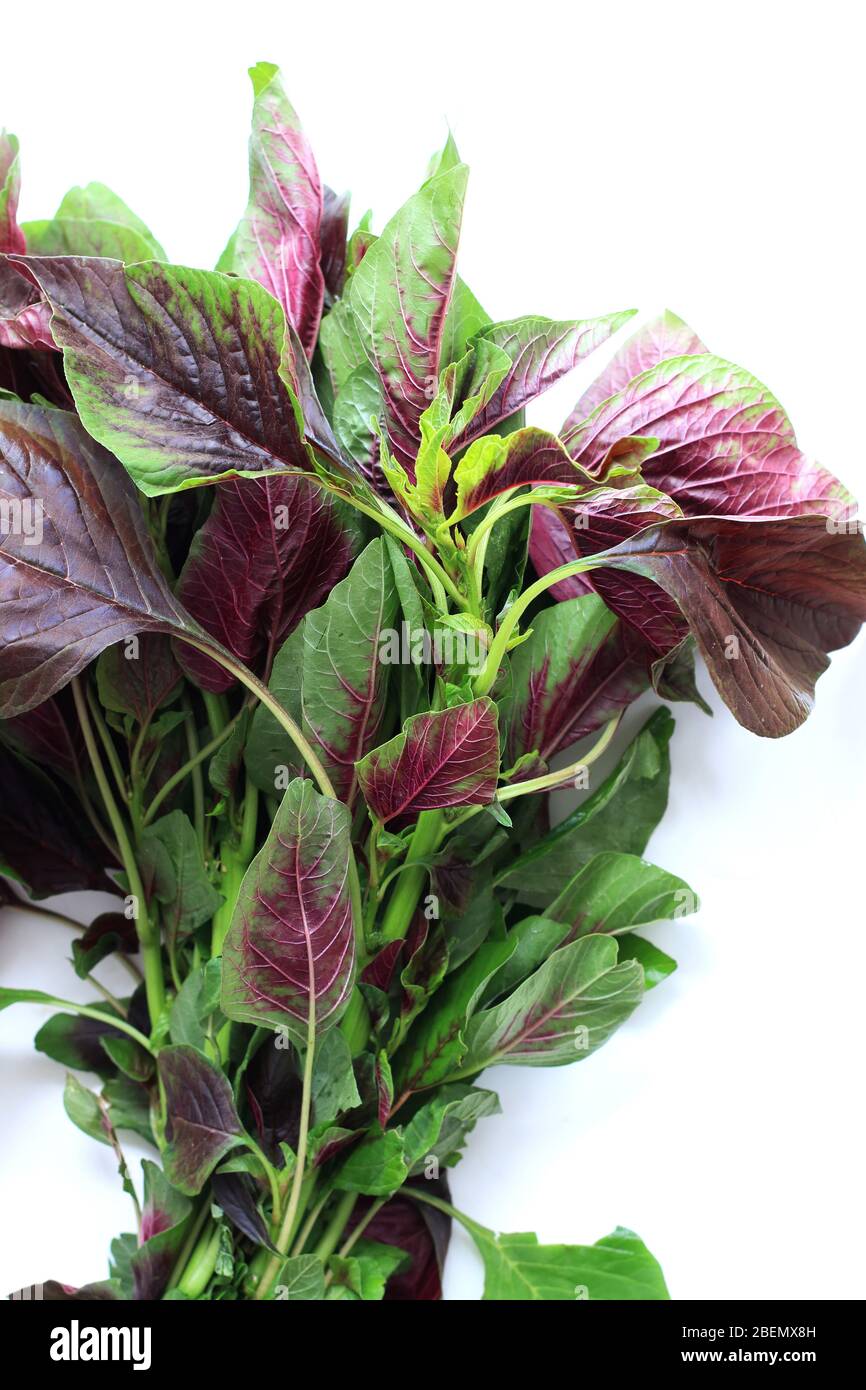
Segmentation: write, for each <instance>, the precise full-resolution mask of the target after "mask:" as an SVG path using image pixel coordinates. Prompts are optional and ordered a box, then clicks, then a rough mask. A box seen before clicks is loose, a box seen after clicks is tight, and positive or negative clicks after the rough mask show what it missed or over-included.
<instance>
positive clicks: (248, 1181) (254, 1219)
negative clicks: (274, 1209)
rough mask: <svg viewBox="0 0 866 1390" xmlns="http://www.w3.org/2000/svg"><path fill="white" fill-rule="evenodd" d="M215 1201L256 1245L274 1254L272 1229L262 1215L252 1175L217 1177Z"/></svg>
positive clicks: (215, 1181) (214, 1192)
mask: <svg viewBox="0 0 866 1390" xmlns="http://www.w3.org/2000/svg"><path fill="white" fill-rule="evenodd" d="M211 1191H212V1192H213V1195H214V1201H215V1202H216V1203H217V1205H218V1206H220V1207H222V1209H223V1211H224V1212H225V1214H226V1216H227V1217H228V1218H229V1221H231V1222H232V1224H233V1225H234V1226H237V1228H238V1230H239V1231H240V1232H241V1234H242V1235H245V1236H248V1237H249V1239H250V1240H252V1241H254V1242H255V1244H256V1245H263V1246H265V1247H266V1248H267V1249H268V1250H273V1248H274V1247H273V1245H272V1244H271V1240H270V1236H269V1235H268V1229H267V1227H266V1225H265V1223H264V1220H263V1218H262V1214H261V1212H260V1211H259V1208H258V1203H257V1198H258V1189H257V1188H256V1185H255V1183H254V1182H253V1180H252V1178H251V1177H250V1175H249V1174H248V1173H215V1174H214V1176H213V1179H212V1181H211Z"/></svg>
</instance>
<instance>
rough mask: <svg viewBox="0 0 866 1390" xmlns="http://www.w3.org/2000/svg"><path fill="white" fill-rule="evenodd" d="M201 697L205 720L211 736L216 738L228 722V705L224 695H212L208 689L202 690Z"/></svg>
mask: <svg viewBox="0 0 866 1390" xmlns="http://www.w3.org/2000/svg"><path fill="white" fill-rule="evenodd" d="M201 698H202V700H203V701H204V708H205V713H206V714H207V722H208V725H209V727H210V731H211V736H212V737H213V738H216V737H217V735H218V734H221V733H222V731H223V729H225V727H226V725H227V724H228V723H230V722H231V721H230V720H229V715H228V705H227V704H226V697H225V695H214V694H212V692H211V691H210V690H203V691H202V692H201Z"/></svg>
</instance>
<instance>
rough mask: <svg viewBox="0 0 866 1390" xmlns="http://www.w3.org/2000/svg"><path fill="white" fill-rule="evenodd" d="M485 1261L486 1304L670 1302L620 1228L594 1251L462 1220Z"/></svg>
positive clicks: (642, 1251)
mask: <svg viewBox="0 0 866 1390" xmlns="http://www.w3.org/2000/svg"><path fill="white" fill-rule="evenodd" d="M460 1220H461V1222H462V1224H463V1225H464V1226H465V1228H466V1230H467V1231H468V1232H469V1234H470V1235H471V1237H472V1239H473V1240H474V1241H475V1244H476V1245H477V1247H478V1250H479V1252H480V1254H481V1258H482V1259H483V1261H484V1293H483V1295H482V1298H483V1299H484V1300H486V1301H497V1302H515V1303H527V1302H535V1301H537V1300H544V1301H545V1302H552V1301H558V1302H573V1301H575V1300H585V1299H596V1300H597V1299H613V1300H620V1299H642V1300H644V1299H646V1300H648V1299H656V1300H661V1299H668V1298H669V1297H670V1295H669V1293H668V1291H667V1287H666V1285H665V1281H664V1275H663V1274H662V1272H661V1269H660V1267H659V1264H658V1261H657V1260H655V1259H654V1258H653V1256H652V1255H651V1254H650V1252H649V1251H648V1250H647V1248H646V1246H645V1245H644V1243H643V1241H642V1240H640V1239H639V1237H638V1236H636V1235H635V1234H634V1232H633V1231H628V1230H626V1229H625V1227H623V1226H618V1227H617V1229H616V1230H615V1231H614V1232H612V1234H611V1235H609V1236H605V1237H604V1239H603V1240H600V1241H597V1242H596V1244H595V1245H539V1243H538V1236H536V1235H533V1234H531V1233H530V1232H526V1233H525V1234H521V1235H500V1236H497V1235H496V1234H495V1233H494V1232H493V1231H490V1230H488V1229H487V1227H486V1226H479V1225H478V1223H477V1222H475V1221H470V1220H468V1219H467V1218H465V1217H463V1216H461V1217H460Z"/></svg>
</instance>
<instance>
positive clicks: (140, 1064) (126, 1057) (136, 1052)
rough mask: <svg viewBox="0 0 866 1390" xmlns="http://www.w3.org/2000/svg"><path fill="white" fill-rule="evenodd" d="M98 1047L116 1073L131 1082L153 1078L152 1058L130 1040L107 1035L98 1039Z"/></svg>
mask: <svg viewBox="0 0 866 1390" xmlns="http://www.w3.org/2000/svg"><path fill="white" fill-rule="evenodd" d="M100 1046H101V1047H102V1050H103V1052H104V1053H105V1054H106V1056H107V1057H108V1058H110V1060H111V1061H112V1062H113V1063H114V1065H115V1066H116V1067H117V1069H118V1071H122V1072H123V1074H124V1076H128V1077H129V1078H130V1080H131V1081H149V1080H150V1078H151V1077H152V1076H153V1058H152V1057H151V1056H150V1054H149V1053H147V1052H145V1050H144V1048H143V1047H139V1045H138V1043H136V1042H133V1040H132V1038H123V1037H120V1038H114V1037H112V1036H111V1035H109V1036H107V1037H104V1038H101V1039H100Z"/></svg>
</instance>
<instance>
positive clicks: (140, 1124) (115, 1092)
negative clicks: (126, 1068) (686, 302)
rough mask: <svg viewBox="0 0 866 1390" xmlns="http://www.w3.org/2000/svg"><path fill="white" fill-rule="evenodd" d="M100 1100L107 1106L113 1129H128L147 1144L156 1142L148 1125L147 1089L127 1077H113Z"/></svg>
mask: <svg viewBox="0 0 866 1390" xmlns="http://www.w3.org/2000/svg"><path fill="white" fill-rule="evenodd" d="M102 1098H103V1100H104V1101H105V1102H106V1103H107V1105H108V1118H109V1120H110V1121H111V1123H112V1125H113V1126H114V1128H115V1129H128V1130H130V1131H131V1132H132V1133H133V1134H138V1135H139V1136H140V1137H141V1138H142V1139H146V1140H147V1142H148V1143H149V1144H154V1143H155V1142H156V1141H155V1140H154V1136H153V1128H152V1126H151V1123H150V1104H149V1096H148V1091H147V1087H145V1086H141V1085H139V1083H138V1082H137V1081H132V1080H130V1078H129V1077H128V1076H115V1077H112V1079H111V1080H110V1081H106V1083H105V1085H104V1086H103V1088H102Z"/></svg>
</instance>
